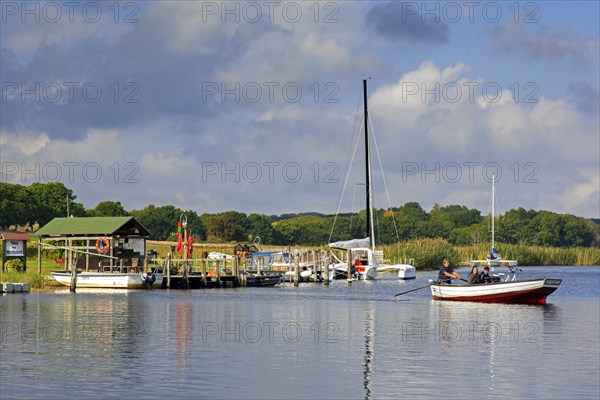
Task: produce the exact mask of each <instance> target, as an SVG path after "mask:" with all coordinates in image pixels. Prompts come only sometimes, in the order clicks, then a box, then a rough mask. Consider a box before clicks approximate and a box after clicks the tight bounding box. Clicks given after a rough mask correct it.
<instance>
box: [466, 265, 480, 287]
mask: <svg viewBox="0 0 600 400" xmlns="http://www.w3.org/2000/svg"><path fill="white" fill-rule="evenodd" d="M467 283H469V284H474V283H481V282H480V281H479V269H478V268H477V265H473V267H471V273H470V274H469V276H467Z"/></svg>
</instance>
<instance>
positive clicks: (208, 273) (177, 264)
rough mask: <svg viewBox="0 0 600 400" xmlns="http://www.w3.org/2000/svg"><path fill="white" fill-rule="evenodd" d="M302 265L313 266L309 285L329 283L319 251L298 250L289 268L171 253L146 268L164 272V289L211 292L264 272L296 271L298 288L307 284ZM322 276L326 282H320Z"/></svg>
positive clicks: (242, 259)
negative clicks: (254, 267) (311, 283)
mask: <svg viewBox="0 0 600 400" xmlns="http://www.w3.org/2000/svg"><path fill="white" fill-rule="evenodd" d="M300 262H310V263H312V264H313V265H314V269H315V272H316V273H314V274H313V275H314V280H312V279H311V280H310V282H314V283H319V282H324V283H325V284H326V285H327V284H329V279H328V278H329V273H328V265H329V259H328V258H326V257H324V256H323V255H322V254H321V252H320V251H318V250H309V251H306V250H305V251H302V252H300V251H298V250H297V251H296V252H295V254H294V255H293V261H292V262H291V263H290V264H289V265H288V267H287V269H285V270H284V269H281V268H272V269H270V268H269V269H267V268H265V266H262V265H259V266H258V268H257V269H256V270H254V269H253V270H251V269H249V263H250V259H249V256H246V257H244V256H242V257H240V256H239V255H238V256H233V257H232V256H227V257H223V258H221V259H215V258H207V257H206V253H205V254H204V257H203V258H197V259H173V258H172V256H171V253H169V254H168V255H167V258H164V259H155V260H151V262H148V261H146V266H145V268H148V269H152V270H160V271H162V272H163V281H162V285H161V288H162V289H212V288H237V287H243V286H246V279H245V277H246V274H247V273H253V274H259V275H260V274H261V273H264V272H279V273H285V272H290V271H291V272H294V274H293V275H292V282H293V283H294V285H295V286H297V285H298V283H300V282H306V280H305V279H303V278H301V277H300V269H299V263H300ZM317 273H318V274H320V276H322V277H323V278H324V279H320V280H318V279H317V275H318V274H317Z"/></svg>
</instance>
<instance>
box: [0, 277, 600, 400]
mask: <svg viewBox="0 0 600 400" xmlns="http://www.w3.org/2000/svg"><path fill="white" fill-rule="evenodd" d="M432 276H433V273H432V272H426V273H419V274H418V276H417V279H416V280H414V281H407V282H403V281H397V280H394V279H390V280H379V281H372V282H354V283H352V284H351V286H348V285H347V284H346V282H344V281H335V282H333V283H332V284H331V285H330V286H329V287H325V286H324V285H322V284H317V285H314V284H303V285H301V286H300V287H299V288H294V287H293V286H285V287H276V288H245V289H235V290H233V289H227V290H192V291H166V290H153V291H149V292H147V291H130V292H119V291H117V292H110V293H106V292H83V291H81V292H78V293H77V294H75V295H72V294H70V293H68V292H60V293H43V294H24V295H17V294H14V295H6V296H2V297H1V300H0V397H1V398H2V399H9V398H28V399H33V398H43V399H48V398H61V399H63V398H70V397H73V398H117V397H119V398H120V397H123V396H133V397H135V398H138V397H144V398H165V397H173V398H175V397H177V398H225V399H241V398H255V399H265V398H273V399H285V398H293V399H301V398H336V399H362V398H372V399H382V398H399V397H407V398H425V397H427V398H437V397H439V398H472V399H481V398H507V397H509V398H528V399H530V398H540V399H542V398H544V399H546V398H590V399H598V398H599V397H600V339H599V331H600V298H599V293H600V291H599V288H600V268H599V267H591V268H590V267H587V268H582V267H569V268H558V267H556V268H549V267H529V268H527V269H526V271H525V272H524V273H523V274H522V275H521V278H522V279H525V278H529V277H538V276H552V277H557V278H563V284H562V286H561V287H560V288H559V289H558V290H557V291H556V292H555V293H554V294H552V295H551V296H550V297H549V298H548V301H549V304H547V305H545V306H530V305H528V306H524V305H523V306H521V305H499V304H477V303H453V302H434V301H432V300H431V299H430V292H429V289H423V290H421V291H417V292H414V293H410V294H407V295H404V296H401V297H397V298H395V299H394V297H393V295H394V294H395V293H398V292H401V291H404V290H408V289H410V288H412V287H418V286H423V285H425V284H427V279H429V278H430V277H432Z"/></svg>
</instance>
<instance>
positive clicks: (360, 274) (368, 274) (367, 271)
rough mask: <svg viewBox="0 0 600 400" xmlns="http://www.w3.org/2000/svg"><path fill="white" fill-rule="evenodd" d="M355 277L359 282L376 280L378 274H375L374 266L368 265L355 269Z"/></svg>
mask: <svg viewBox="0 0 600 400" xmlns="http://www.w3.org/2000/svg"><path fill="white" fill-rule="evenodd" d="M355 275H356V278H357V279H358V280H359V281H364V280H373V279H376V278H377V276H378V275H379V273H378V272H377V267H376V266H374V265H368V266H363V267H360V266H359V267H356V269H355Z"/></svg>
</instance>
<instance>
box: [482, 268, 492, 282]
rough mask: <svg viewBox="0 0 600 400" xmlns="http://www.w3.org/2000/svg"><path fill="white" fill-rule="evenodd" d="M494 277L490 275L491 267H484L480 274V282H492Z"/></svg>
mask: <svg viewBox="0 0 600 400" xmlns="http://www.w3.org/2000/svg"><path fill="white" fill-rule="evenodd" d="M493 281H494V279H493V278H492V277H491V276H490V267H485V268H483V272H482V273H481V275H479V282H480V283H492V282H493Z"/></svg>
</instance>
